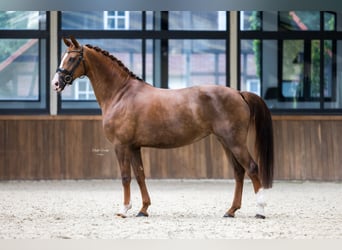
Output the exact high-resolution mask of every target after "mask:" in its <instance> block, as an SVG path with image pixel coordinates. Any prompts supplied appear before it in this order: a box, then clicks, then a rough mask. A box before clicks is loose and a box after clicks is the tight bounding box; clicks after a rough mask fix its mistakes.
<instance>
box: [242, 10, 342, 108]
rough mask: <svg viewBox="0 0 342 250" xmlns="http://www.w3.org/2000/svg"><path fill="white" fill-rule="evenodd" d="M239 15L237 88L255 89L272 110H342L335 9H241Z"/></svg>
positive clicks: (338, 15) (337, 16)
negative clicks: (258, 10)
mask: <svg viewBox="0 0 342 250" xmlns="http://www.w3.org/2000/svg"><path fill="white" fill-rule="evenodd" d="M239 16H240V25H239V27H240V32H239V47H240V64H239V66H240V81H239V84H240V89H242V90H248V91H252V89H254V90H258V91H259V95H260V96H262V97H263V98H264V99H265V101H266V103H267V105H268V106H269V107H270V108H271V109H272V110H273V112H279V113H284V112H286V113H287V112H291V113H293V112H297V113H301V112H304V113H306V112H308V110H310V112H336V111H338V109H341V108H342V100H341V96H342V95H341V93H342V85H341V84H339V82H340V81H341V80H342V78H341V76H340V74H338V73H337V72H338V67H339V66H338V64H337V61H338V58H339V57H341V55H342V48H341V47H340V46H339V44H340V40H341V39H342V37H341V34H340V32H338V31H339V30H341V28H342V27H339V26H338V23H339V22H337V20H338V19H340V18H342V16H341V14H340V13H334V12H326V11H280V12H274V11H264V12H257V11H241V12H240V15H239ZM258 30H259V31H258ZM256 31H258V32H256ZM251 81H252V82H253V87H251ZM257 84H259V86H257ZM258 91H252V92H258Z"/></svg>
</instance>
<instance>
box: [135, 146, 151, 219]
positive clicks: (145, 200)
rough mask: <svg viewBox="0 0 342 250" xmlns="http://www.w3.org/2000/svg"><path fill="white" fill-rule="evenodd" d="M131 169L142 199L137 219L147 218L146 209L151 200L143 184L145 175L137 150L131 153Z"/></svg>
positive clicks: (139, 152) (139, 153)
mask: <svg viewBox="0 0 342 250" xmlns="http://www.w3.org/2000/svg"><path fill="white" fill-rule="evenodd" d="M132 167H133V171H134V174H135V177H136V179H137V182H138V185H139V188H140V192H141V197H142V208H141V209H140V212H139V213H138V214H137V216H138V217H140V216H145V217H147V216H148V213H147V209H148V207H149V206H150V205H151V199H150V196H149V194H148V190H147V187H146V183H145V173H144V168H143V163H142V159H141V151H140V148H139V149H134V150H133V151H132Z"/></svg>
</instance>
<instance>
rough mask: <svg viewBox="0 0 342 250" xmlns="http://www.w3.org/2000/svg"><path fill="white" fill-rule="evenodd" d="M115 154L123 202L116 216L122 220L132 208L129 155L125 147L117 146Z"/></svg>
mask: <svg viewBox="0 0 342 250" xmlns="http://www.w3.org/2000/svg"><path fill="white" fill-rule="evenodd" d="M115 153H116V156H117V159H118V162H119V166H120V171H121V180H122V186H123V193H124V201H123V205H122V207H121V210H120V212H118V213H117V215H118V216H120V217H122V218H126V217H127V211H128V210H129V209H131V208H132V204H131V162H130V158H131V156H130V155H131V154H130V152H129V150H127V148H125V147H121V146H117V147H116V148H115Z"/></svg>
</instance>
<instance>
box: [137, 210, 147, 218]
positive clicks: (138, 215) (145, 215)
mask: <svg viewBox="0 0 342 250" xmlns="http://www.w3.org/2000/svg"><path fill="white" fill-rule="evenodd" d="M136 217H148V214H147V213H143V212H141V211H140V212H139V213H138V214H137V216H136Z"/></svg>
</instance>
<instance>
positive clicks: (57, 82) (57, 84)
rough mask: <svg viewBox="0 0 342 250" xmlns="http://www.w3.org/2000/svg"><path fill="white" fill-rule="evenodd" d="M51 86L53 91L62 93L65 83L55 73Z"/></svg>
mask: <svg viewBox="0 0 342 250" xmlns="http://www.w3.org/2000/svg"><path fill="white" fill-rule="evenodd" d="M51 85H52V87H53V89H54V90H55V91H57V92H62V91H63V89H64V88H65V86H66V83H65V81H63V79H62V77H61V76H60V75H59V74H58V73H56V74H55V76H54V77H53V79H52V81H51Z"/></svg>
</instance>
